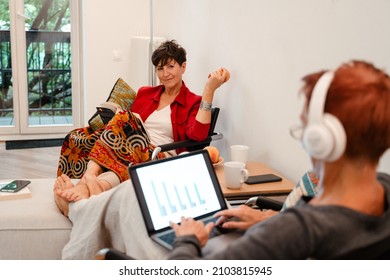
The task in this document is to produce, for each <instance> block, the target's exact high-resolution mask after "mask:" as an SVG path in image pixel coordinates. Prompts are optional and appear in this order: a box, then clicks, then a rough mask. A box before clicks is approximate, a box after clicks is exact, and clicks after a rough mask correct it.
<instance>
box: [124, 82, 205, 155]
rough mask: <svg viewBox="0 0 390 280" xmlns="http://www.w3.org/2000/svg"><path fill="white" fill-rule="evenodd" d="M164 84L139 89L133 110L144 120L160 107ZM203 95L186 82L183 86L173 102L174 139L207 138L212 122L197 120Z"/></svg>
mask: <svg viewBox="0 0 390 280" xmlns="http://www.w3.org/2000/svg"><path fill="white" fill-rule="evenodd" d="M163 91H164V86H162V85H159V86H156V87H149V86H147V87H141V88H140V89H139V90H138V93H137V96H136V98H135V100H134V103H133V105H132V107H131V111H132V112H135V113H138V114H139V115H140V116H141V118H142V120H143V121H145V120H146V119H147V118H148V117H149V116H150V114H152V113H153V112H154V111H155V110H156V109H157V107H158V103H159V100H160V97H161V94H162V92H163ZM201 99H202V98H201V96H199V95H196V94H195V93H192V92H191V91H190V90H189V89H188V88H187V87H186V85H185V84H184V82H183V86H182V87H181V90H180V93H179V95H178V96H177V97H176V98H175V100H174V101H173V102H172V103H171V105H170V106H171V122H172V131H173V139H174V140H175V142H176V141H181V140H187V139H191V140H195V141H203V140H204V139H206V137H207V135H208V132H209V129H210V123H208V124H202V123H200V122H198V121H197V120H195V117H196V114H197V113H198V110H199V105H200V101H201ZM182 151H185V149H177V150H176V152H177V153H178V154H179V153H180V152H182Z"/></svg>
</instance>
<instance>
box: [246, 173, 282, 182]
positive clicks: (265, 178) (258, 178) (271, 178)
mask: <svg viewBox="0 0 390 280" xmlns="http://www.w3.org/2000/svg"><path fill="white" fill-rule="evenodd" d="M278 181H282V178H281V177H279V176H277V175H275V174H263V175H253V176H249V177H248V179H247V180H246V182H245V183H247V184H249V185H251V184H262V183H269V182H278Z"/></svg>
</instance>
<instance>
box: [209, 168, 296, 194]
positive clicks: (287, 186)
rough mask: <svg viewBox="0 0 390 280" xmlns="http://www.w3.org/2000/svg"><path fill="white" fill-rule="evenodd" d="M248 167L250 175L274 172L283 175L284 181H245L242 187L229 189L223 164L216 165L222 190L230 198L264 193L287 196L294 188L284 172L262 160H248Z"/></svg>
mask: <svg viewBox="0 0 390 280" xmlns="http://www.w3.org/2000/svg"><path fill="white" fill-rule="evenodd" d="M246 169H247V170H248V172H249V176H252V175H260V174H267V173H272V174H275V175H278V176H280V177H282V181H279V182H271V183H263V184H254V185H248V184H245V183H243V184H242V186H241V188H240V189H237V190H235V189H228V188H226V186H225V177H224V167H223V164H221V165H219V166H216V167H215V172H216V174H217V177H218V180H219V183H220V185H221V188H222V192H223V194H224V195H225V197H226V199H228V200H244V199H248V198H250V197H252V196H257V195H264V196H284V197H285V196H286V195H287V194H288V193H290V191H291V190H292V189H293V188H294V186H295V184H294V183H293V182H292V181H290V180H289V179H287V178H285V177H284V176H283V175H282V174H280V173H278V172H276V171H275V170H273V169H271V168H269V167H267V166H266V165H264V164H262V163H260V162H253V161H251V162H248V163H247V165H246Z"/></svg>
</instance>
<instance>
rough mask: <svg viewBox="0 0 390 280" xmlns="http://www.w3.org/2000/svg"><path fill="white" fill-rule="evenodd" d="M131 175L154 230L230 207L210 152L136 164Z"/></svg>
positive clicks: (143, 208) (148, 225) (148, 220)
mask: <svg viewBox="0 0 390 280" xmlns="http://www.w3.org/2000/svg"><path fill="white" fill-rule="evenodd" d="M129 172H130V177H131V180H132V181H133V185H134V188H135V191H136V194H137V197H138V201H139V203H140V206H141V210H142V213H143V215H144V219H145V222H146V225H147V227H148V230H150V231H155V232H156V231H159V230H161V229H164V228H167V227H169V222H170V221H173V222H176V223H177V222H180V218H181V217H182V216H185V217H193V218H202V217H203V216H206V215H210V214H214V213H215V212H217V211H219V210H221V209H226V207H227V206H226V202H225V199H224V197H223V194H222V191H221V188H220V185H219V182H218V179H217V177H216V175H215V171H214V168H213V165H212V163H211V161H210V158H209V155H208V153H207V151H204V150H201V151H197V152H193V153H189V154H185V155H180V156H175V157H171V158H166V159H162V160H158V161H151V162H147V163H144V164H140V165H135V166H132V167H130V168H129Z"/></svg>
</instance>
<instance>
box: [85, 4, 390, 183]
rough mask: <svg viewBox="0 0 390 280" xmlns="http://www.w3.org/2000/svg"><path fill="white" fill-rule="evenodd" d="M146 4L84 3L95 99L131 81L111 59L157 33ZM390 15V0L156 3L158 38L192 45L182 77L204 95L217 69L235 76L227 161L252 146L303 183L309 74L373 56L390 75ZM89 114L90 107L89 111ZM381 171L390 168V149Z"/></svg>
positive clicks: (228, 104) (225, 113)
mask: <svg viewBox="0 0 390 280" xmlns="http://www.w3.org/2000/svg"><path fill="white" fill-rule="evenodd" d="M141 2H142V3H141ZM146 2H149V1H141V0H138V1H135V0H131V1H128V0H121V1H120V0H115V1H111V2H110V3H113V4H114V3H115V7H114V5H112V7H110V6H107V2H106V1H102V0H99V1H96V0H87V1H86V3H87V4H86V8H87V10H86V51H87V53H86V55H87V57H86V70H85V71H86V78H87V80H86V82H87V87H86V92H87V100H88V99H89V100H93V101H97V98H99V99H100V100H99V101H101V100H102V99H103V98H106V93H105V91H107V90H108V92H109V90H110V89H111V87H112V84H113V82H114V81H115V80H116V77H117V76H118V75H122V76H123V77H124V78H125V79H126V78H127V76H126V75H127V68H126V64H128V63H130V62H129V61H127V60H126V59H127V56H126V57H124V59H123V62H121V63H118V62H113V61H112V50H113V49H115V48H121V49H123V50H124V52H125V53H127V49H126V48H127V47H129V46H128V43H129V40H130V37H131V36H133V35H148V34H149V33H148V32H149V25H148V18H147V16H148V9H149V5H148V4H149V3H146ZM116 3H118V4H116ZM118 5H121V10H122V11H118V9H117V6H118ZM136 8H137V9H138V10H137V11H135V9H136ZM389 10H390V1H387V0H372V1H366V0H339V1H337V0H327V1H325V0H323V1H311V0H293V1H292V0H273V1H265V0H241V1H237V0H196V1H195V0H163V1H162V0H160V1H159V0H155V1H154V14H155V18H154V34H155V35H156V36H163V37H166V38H168V39H176V40H177V41H178V42H179V43H180V44H182V45H183V46H184V47H185V48H186V50H187V52H188V57H187V58H188V63H187V72H186V74H185V77H184V79H185V81H186V83H187V85H188V86H189V88H190V89H191V90H193V91H195V92H198V93H199V94H201V92H202V88H203V84H204V82H205V81H206V78H207V74H208V73H209V72H210V71H213V70H215V69H217V68H218V67H220V66H224V67H227V68H228V69H229V70H230V71H231V80H230V81H229V83H228V84H225V85H223V86H222V87H221V88H220V89H219V90H218V92H217V95H216V98H215V102H214V104H215V105H216V106H219V107H221V108H222V112H221V115H220V118H219V121H218V125H217V128H218V130H219V131H221V132H223V134H224V139H223V140H222V141H219V142H216V143H214V144H215V145H216V146H218V147H219V148H220V149H221V151H222V155H223V156H224V157H225V158H229V154H228V147H229V146H230V145H231V144H236V143H240V144H247V145H250V146H251V151H252V154H251V159H252V160H258V161H262V162H264V163H266V164H268V165H270V166H271V167H273V168H274V169H277V170H279V171H280V172H282V173H283V174H285V175H286V176H287V177H289V178H290V179H292V180H294V181H296V180H297V179H298V178H299V177H300V175H301V174H302V173H303V172H305V171H306V170H307V169H308V168H310V161H309V159H308V157H307V156H306V154H305V152H304V151H303V149H302V148H301V147H300V144H299V143H297V142H296V141H294V140H293V139H291V137H290V136H289V133H288V129H289V127H290V126H291V125H293V124H296V123H299V119H298V115H299V113H300V110H301V106H302V102H303V100H302V99H301V98H298V91H299V87H300V85H301V84H300V79H301V77H302V76H304V75H305V74H308V73H310V72H312V71H317V70H320V69H323V68H333V67H336V66H338V65H339V64H340V63H342V62H344V61H347V60H349V59H365V60H369V61H372V62H373V63H375V64H376V65H377V66H379V67H381V68H385V69H386V70H387V71H388V72H390V52H389V51H388V50H389V49H390V36H388V28H387V27H388V26H390V17H389V16H388V11H389ZM125 11H126V12H125ZM107 14H108V15H109V16H111V17H112V18H111V19H110V20H108V19H107ZM103 15H104V17H103ZM133 16H134V17H136V18H133ZM103 18H104V19H105V20H102V19H103ZM135 23H137V24H135ZM143 25H144V26H143ZM96 27H99V28H102V29H104V30H105V32H104V34H99V33H98V32H97V28H96ZM142 32H144V34H137V33H142ZM126 33H127V34H128V36H124V34H126ZM105 36H108V38H109V40H107V37H105ZM103 89H104V90H103ZM103 92H104V93H103ZM92 96H93V97H92ZM88 106H89V107H88ZM94 106H95V104H94ZM91 108H93V106H92V105H91V104H87V109H88V110H89V111H88V110H87V112H88V114H91V113H92V112H93V111H94V110H92V109H91ZM381 169H382V170H384V171H387V172H389V170H390V151H389V152H388V153H387V155H386V156H385V158H384V159H383V161H382V164H381Z"/></svg>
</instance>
